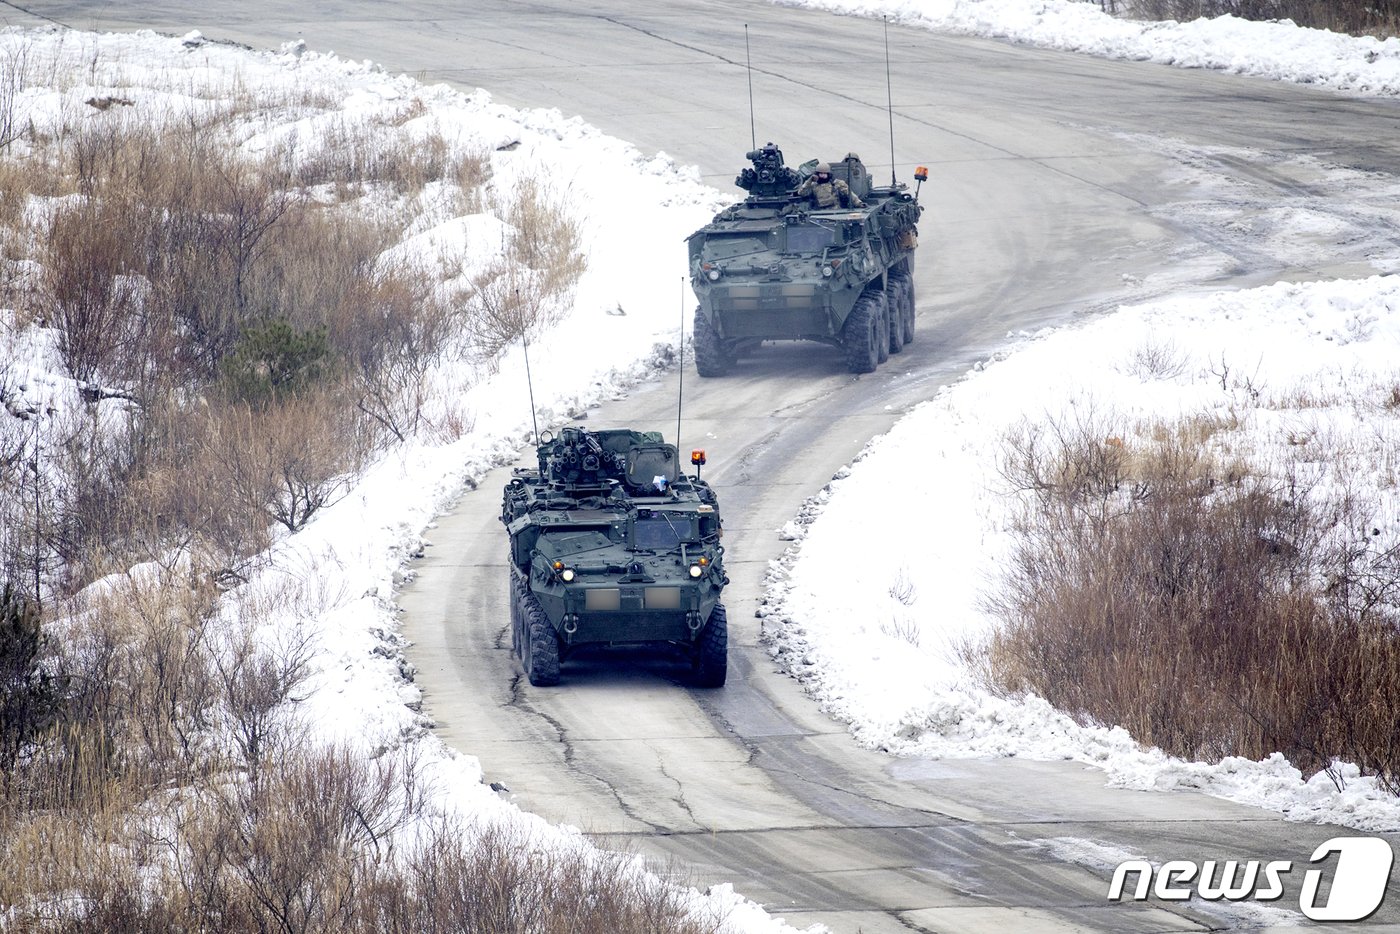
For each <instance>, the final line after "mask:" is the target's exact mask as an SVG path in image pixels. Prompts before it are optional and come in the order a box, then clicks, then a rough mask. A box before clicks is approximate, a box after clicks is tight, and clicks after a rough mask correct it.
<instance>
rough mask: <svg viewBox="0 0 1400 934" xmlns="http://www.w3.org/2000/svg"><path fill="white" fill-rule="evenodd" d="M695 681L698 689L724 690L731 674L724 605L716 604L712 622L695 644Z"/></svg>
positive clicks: (706, 626) (712, 612) (712, 613)
mask: <svg viewBox="0 0 1400 934" xmlns="http://www.w3.org/2000/svg"><path fill="white" fill-rule="evenodd" d="M692 666H693V668H694V675H693V680H694V681H695V686H696V687H701V688H722V687H724V680H725V678H726V676H727V675H728V673H729V620H728V619H727V618H726V616H725V613H724V604H722V603H716V604H715V608H714V609H713V610H711V611H710V621H709V623H707V624H706V625H705V631H704V632H702V633H701V634H700V641H699V642H697V643H696V644H695V657H694V659H693V661H692Z"/></svg>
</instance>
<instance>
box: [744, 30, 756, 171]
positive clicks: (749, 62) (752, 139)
mask: <svg viewBox="0 0 1400 934" xmlns="http://www.w3.org/2000/svg"><path fill="white" fill-rule="evenodd" d="M744 70H745V71H747V72H748V74H749V144H750V145H749V148H750V149H757V148H758V131H757V130H755V129H754V123H753V59H752V58H751V57H750V56H749V24H748V23H745V24H744Z"/></svg>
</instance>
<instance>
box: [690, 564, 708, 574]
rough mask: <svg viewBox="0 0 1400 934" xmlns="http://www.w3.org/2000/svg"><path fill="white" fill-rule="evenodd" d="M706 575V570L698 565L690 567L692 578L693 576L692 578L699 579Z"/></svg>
mask: <svg viewBox="0 0 1400 934" xmlns="http://www.w3.org/2000/svg"><path fill="white" fill-rule="evenodd" d="M704 573H705V569H704V568H702V567H701V566H700V565H698V564H692V565H691V566H690V576H691V577H699V576H700V575H701V574H704Z"/></svg>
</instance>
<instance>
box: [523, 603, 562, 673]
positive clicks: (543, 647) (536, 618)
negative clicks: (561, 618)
mask: <svg viewBox="0 0 1400 934" xmlns="http://www.w3.org/2000/svg"><path fill="white" fill-rule="evenodd" d="M521 610H522V613H523V616H524V624H525V626H524V630H525V631H524V633H523V634H522V636H523V639H524V645H523V646H522V648H523V649H524V655H523V657H522V658H521V663H522V664H523V665H524V667H525V674H526V675H527V676H529V678H530V683H531V684H533V685H534V686H535V687H549V686H550V685H554V684H558V683H559V636H558V635H557V634H556V633H555V632H554V627H553V626H552V625H550V622H549V617H548V616H546V615H545V612H544V608H543V607H541V606H540V602H539V600H537V599H535V597H534V596H533V595H528V594H527V595H526V597H525V600H524V605H523V606H522V608H521Z"/></svg>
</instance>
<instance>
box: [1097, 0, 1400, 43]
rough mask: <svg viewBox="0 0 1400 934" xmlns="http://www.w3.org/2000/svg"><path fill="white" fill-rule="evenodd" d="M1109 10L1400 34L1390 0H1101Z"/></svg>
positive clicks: (1360, 33) (1399, 17)
mask: <svg viewBox="0 0 1400 934" xmlns="http://www.w3.org/2000/svg"><path fill="white" fill-rule="evenodd" d="M1100 4H1101V6H1103V8H1104V9H1105V10H1107V11H1108V12H1110V13H1123V14H1125V15H1128V16H1134V17H1140V18H1143V19H1159V20H1176V21H1178V22H1185V21H1188V20H1194V19H1198V18H1203V17H1204V18H1214V17H1217V16H1225V15H1230V16H1238V17H1240V18H1241V19H1248V20H1277V19H1290V20H1293V21H1294V22H1295V23H1297V24H1298V25H1300V26H1307V27H1311V28H1314V29H1330V30H1332V31H1334V32H1343V33H1349V34H1351V35H1355V36H1366V35H1369V36H1377V37H1379V38H1385V37H1387V36H1393V35H1397V34H1400V10H1397V9H1396V7H1395V6H1394V4H1393V3H1391V2H1389V0H1383V2H1380V3H1368V2H1361V0H1100Z"/></svg>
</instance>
